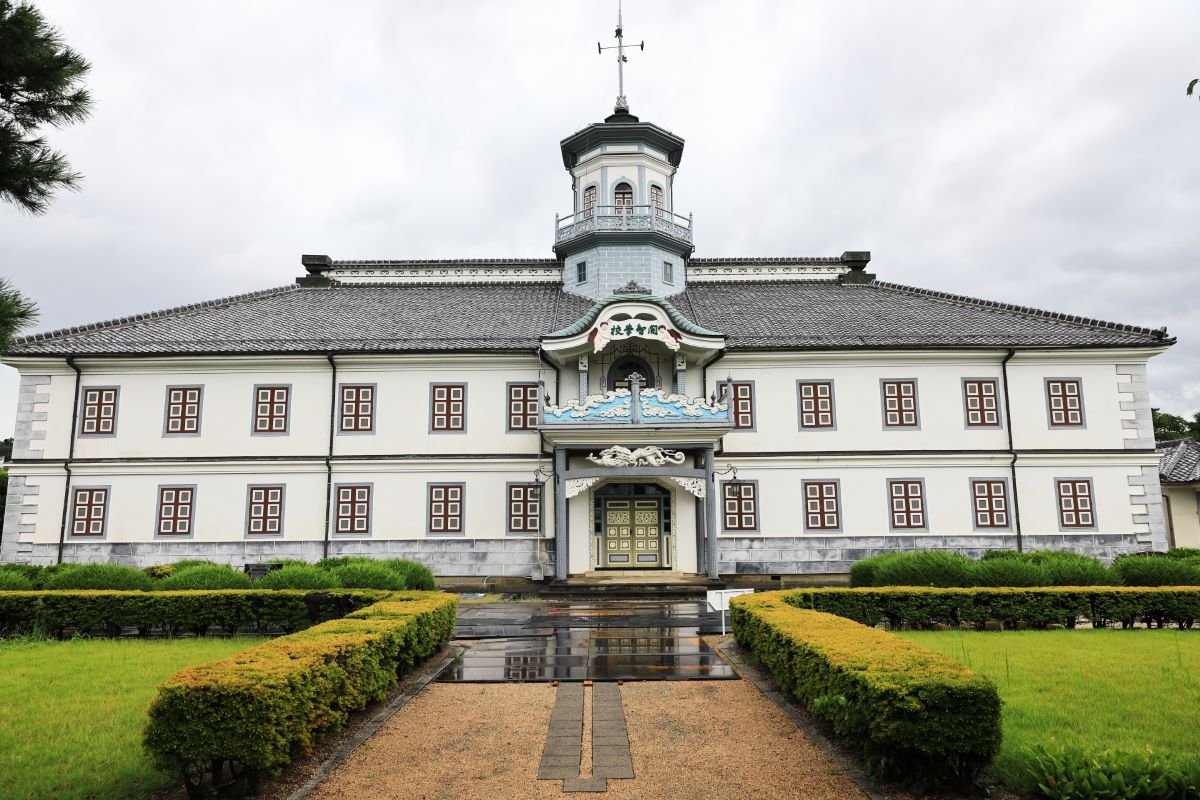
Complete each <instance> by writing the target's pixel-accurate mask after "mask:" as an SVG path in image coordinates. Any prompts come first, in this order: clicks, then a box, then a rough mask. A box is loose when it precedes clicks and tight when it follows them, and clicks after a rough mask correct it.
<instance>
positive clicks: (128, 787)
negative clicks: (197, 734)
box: [0, 637, 261, 800]
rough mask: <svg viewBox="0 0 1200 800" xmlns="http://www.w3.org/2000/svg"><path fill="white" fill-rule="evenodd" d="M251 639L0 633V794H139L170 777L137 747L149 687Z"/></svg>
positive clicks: (158, 786)
mask: <svg viewBox="0 0 1200 800" xmlns="http://www.w3.org/2000/svg"><path fill="white" fill-rule="evenodd" d="M259 641H261V639H258V638H252V637H237V638H232V639H177V640H148V641H136V640H135V641H120V640H117V641H106V640H84V639H80V640H76V641H68V642H29V641H9V642H5V641H0V775H3V776H4V779H3V783H4V785H3V787H2V788H0V795H3V796H4V797H11V798H14V799H15V798H35V797H36V798H46V797H53V798H56V799H58V800H66V799H67V798H126V797H144V796H146V795H148V794H150V793H151V792H153V791H155V790H156V789H161V788H162V787H163V786H165V785H168V784H170V783H171V782H172V781H174V780H175V776H172V775H166V774H164V773H161V772H157V771H155V770H154V769H152V768H151V767H150V765H149V763H148V762H147V756H146V753H145V752H144V751H143V750H142V729H143V728H144V727H145V725H146V709H147V708H148V707H149V705H150V700H151V698H152V697H153V696H154V691H155V689H157V688H158V685H159V684H160V683H162V681H163V680H165V679H166V678H167V677H168V676H170V675H171V674H172V673H175V672H177V671H178V670H180V669H183V668H184V667H187V666H191V665H193V664H200V663H202V662H205V661H211V660H213V659H218V658H224V657H225V656H229V655H232V654H233V653H236V652H238V651H239V650H245V649H246V648H247V647H250V646H251V645H253V644H257V643H258V642H259Z"/></svg>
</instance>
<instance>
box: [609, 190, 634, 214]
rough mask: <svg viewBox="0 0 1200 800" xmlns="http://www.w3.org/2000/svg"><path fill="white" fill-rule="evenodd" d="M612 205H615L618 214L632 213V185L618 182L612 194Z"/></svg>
mask: <svg viewBox="0 0 1200 800" xmlns="http://www.w3.org/2000/svg"><path fill="white" fill-rule="evenodd" d="M613 205H615V206H616V207H617V213H618V214H632V213H633V187H632V186H630V185H629V184H628V183H618V184H617V188H616V192H615V193H614V195H613Z"/></svg>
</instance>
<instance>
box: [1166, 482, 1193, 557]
mask: <svg viewBox="0 0 1200 800" xmlns="http://www.w3.org/2000/svg"><path fill="white" fill-rule="evenodd" d="M1162 490H1163V496H1164V497H1166V498H1168V500H1169V501H1170V503H1171V530H1172V531H1173V533H1174V537H1175V546H1176V547H1200V488H1198V487H1197V486H1196V485H1194V484H1193V485H1190V486H1169V485H1168V486H1163V487H1162Z"/></svg>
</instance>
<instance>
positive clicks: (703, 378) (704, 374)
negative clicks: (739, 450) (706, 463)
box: [700, 347, 725, 456]
mask: <svg viewBox="0 0 1200 800" xmlns="http://www.w3.org/2000/svg"><path fill="white" fill-rule="evenodd" d="M724 357H725V348H724V347H722V348H721V349H720V350H719V351H718V352H717V355H716V357H715V358H713V360H712V361H709V362H708V363H707V364H705V365H704V366H703V368H701V371H700V399H701V400H703V399H704V393H705V392H707V391H708V368H709V367H711V366H712V365H713V364H715V363H717V362H718V361H720V360H721V359H722V358H724ZM716 391H717V390H716V387H713V393H714V395H713V396H714V397H715V396H716ZM724 452H725V437H724V436H722V437H721V441H720V442H718V443H717V450H716V455H718V456H719V455H721V453H724Z"/></svg>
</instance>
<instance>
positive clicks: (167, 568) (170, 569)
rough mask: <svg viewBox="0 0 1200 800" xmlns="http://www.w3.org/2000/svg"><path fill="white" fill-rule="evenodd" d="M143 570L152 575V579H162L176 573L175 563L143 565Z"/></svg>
mask: <svg viewBox="0 0 1200 800" xmlns="http://www.w3.org/2000/svg"><path fill="white" fill-rule="evenodd" d="M142 572H144V573H146V574H147V575H149V576H150V580H154V581H161V580H162V579H163V578H169V577H170V576H172V575H174V574H175V566H174V565H173V564H156V565H155V566H153V567H142Z"/></svg>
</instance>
